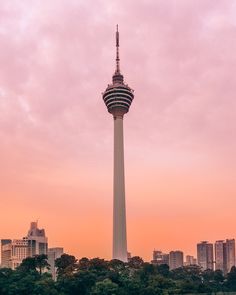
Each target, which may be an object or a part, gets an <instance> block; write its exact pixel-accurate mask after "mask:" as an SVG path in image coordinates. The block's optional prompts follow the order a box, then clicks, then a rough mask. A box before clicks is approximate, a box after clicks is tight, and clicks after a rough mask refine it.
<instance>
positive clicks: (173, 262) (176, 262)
mask: <svg viewBox="0 0 236 295" xmlns="http://www.w3.org/2000/svg"><path fill="white" fill-rule="evenodd" d="M183 265H184V253H183V252H182V251H171V252H170V253H169V266H170V270H172V269H176V268H179V267H183Z"/></svg>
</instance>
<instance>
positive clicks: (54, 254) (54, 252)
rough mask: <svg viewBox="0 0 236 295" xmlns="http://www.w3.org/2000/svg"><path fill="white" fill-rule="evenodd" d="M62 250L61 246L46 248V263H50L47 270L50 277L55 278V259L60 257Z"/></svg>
mask: <svg viewBox="0 0 236 295" xmlns="http://www.w3.org/2000/svg"><path fill="white" fill-rule="evenodd" d="M63 252H64V250H63V248H61V247H56V248H49V249H48V263H49V264H50V270H49V272H50V273H51V274H52V278H53V279H54V280H56V277H57V268H56V267H55V260H56V259H57V258H60V257H61V255H62V254H63Z"/></svg>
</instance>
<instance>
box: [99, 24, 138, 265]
mask: <svg viewBox="0 0 236 295" xmlns="http://www.w3.org/2000/svg"><path fill="white" fill-rule="evenodd" d="M133 98H134V94H133V90H132V89H131V88H130V87H129V86H128V85H127V84H125V83H124V77H123V75H122V74H121V72H120V57H119V31H118V26H117V31H116V69H115V73H114V75H113V76H112V84H110V85H108V87H107V89H106V90H105V92H104V93H103V100H104V102H105V104H106V106H107V109H108V112H109V113H111V114H112V115H113V118H114V176H113V254H112V256H113V259H119V260H122V261H127V233H126V208H125V173H124V139H123V117H124V114H126V113H128V111H129V108H130V105H131V103H132V100H133Z"/></svg>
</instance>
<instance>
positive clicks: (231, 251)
mask: <svg viewBox="0 0 236 295" xmlns="http://www.w3.org/2000/svg"><path fill="white" fill-rule="evenodd" d="M224 258H225V268H224V272H225V273H229V272H230V270H231V268H232V266H235V239H227V240H226V241H225V243H224Z"/></svg>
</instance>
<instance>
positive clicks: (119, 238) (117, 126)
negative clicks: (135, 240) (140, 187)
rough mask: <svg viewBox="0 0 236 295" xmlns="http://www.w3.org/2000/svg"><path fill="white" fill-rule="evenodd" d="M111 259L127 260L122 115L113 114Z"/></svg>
mask: <svg viewBox="0 0 236 295" xmlns="http://www.w3.org/2000/svg"><path fill="white" fill-rule="evenodd" d="M113 181H114V183H113V185H114V186H113V198H114V199H113V259H119V260H122V261H124V262H125V261H127V238H126V209H125V173H124V141H123V115H118V116H114V179H113Z"/></svg>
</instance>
